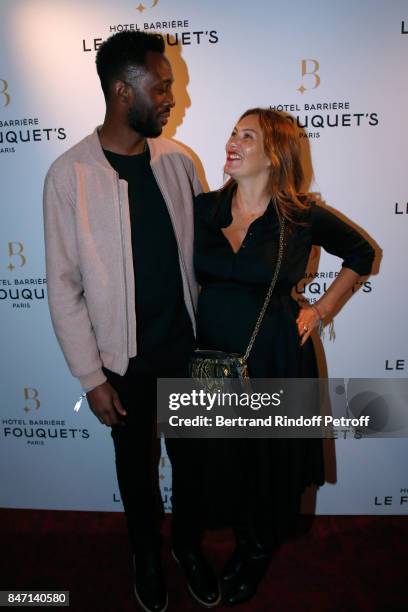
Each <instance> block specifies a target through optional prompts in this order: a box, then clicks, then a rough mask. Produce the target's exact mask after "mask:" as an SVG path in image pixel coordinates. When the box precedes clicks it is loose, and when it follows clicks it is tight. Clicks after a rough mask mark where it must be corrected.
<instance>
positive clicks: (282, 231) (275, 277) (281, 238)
mask: <svg viewBox="0 0 408 612" xmlns="http://www.w3.org/2000/svg"><path fill="white" fill-rule="evenodd" d="M284 239H285V218H284V217H283V218H282V219H281V220H280V233H279V253H278V259H277V262H276V266H275V272H274V275H273V278H272V281H271V284H270V286H269V289H268V293H267V294H266V298H265V301H264V303H263V306H262V309H261V312H260V313H259V317H258V320H257V322H256V324H255V329H254V331H253V332H252V336H251V339H250V341H249V344H248V347H247V350H246V351H245V355H244V361H247V359H248V357H249V354H250V352H251V351H252V347H253V344H254V342H255V340H256V337H257V335H258V332H259V328H260V327H261V323H262V320H263V318H264V316H265V312H266V309H267V308H268V305H269V301H270V299H271V295H272V292H273V290H274V288H275V285H276V281H277V280H278V275H279V270H280V267H281V263H282V257H283V246H284Z"/></svg>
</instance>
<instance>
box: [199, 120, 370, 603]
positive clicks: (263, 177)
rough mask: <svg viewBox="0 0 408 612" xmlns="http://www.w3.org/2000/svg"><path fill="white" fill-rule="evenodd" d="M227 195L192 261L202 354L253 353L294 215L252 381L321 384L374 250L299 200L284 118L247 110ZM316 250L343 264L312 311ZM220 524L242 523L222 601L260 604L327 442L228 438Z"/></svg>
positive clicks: (215, 198)
mask: <svg viewBox="0 0 408 612" xmlns="http://www.w3.org/2000/svg"><path fill="white" fill-rule="evenodd" d="M226 153H227V159H226V163H225V168H224V171H225V173H226V174H228V175H229V176H230V180H229V181H228V183H227V184H226V185H225V186H224V187H223V188H222V189H220V190H219V191H216V192H210V193H207V194H202V195H200V196H199V197H198V198H197V202H196V207H195V228H196V229H195V247H194V249H195V250H194V260H195V268H196V275H197V279H198V282H199V284H200V285H201V293H200V297H199V304H198V345H199V348H200V349H208V350H221V351H226V352H234V353H239V354H241V355H242V354H244V353H245V350H246V348H247V345H248V342H249V339H250V337H251V334H252V331H253V329H254V326H255V322H256V320H257V318H258V315H259V312H260V310H261V307H262V304H263V302H264V299H265V295H266V292H267V290H268V287H269V285H270V283H271V278H272V276H273V272H274V268H275V265H276V261H277V255H278V247H279V242H280V226H281V224H282V220H283V219H284V220H285V222H284V225H285V233H284V240H283V258H282V261H281V267H280V271H279V275H278V279H277V283H276V286H275V289H274V291H273V295H272V298H271V301H270V303H269V306H268V309H267V312H266V315H265V317H264V319H263V321H262V324H261V327H260V330H259V333H258V336H257V338H256V340H255V343H254V346H253V349H252V352H251V354H250V356H249V359H248V366H249V373H250V376H252V377H259V378H268V377H276V378H282V377H293V378H295V377H316V376H317V367H316V359H315V354H314V349H313V344H312V341H311V338H310V334H311V333H312V331H313V330H314V329H315V328H316V326H318V325H319V323H320V321H321V320H322V319H324V318H326V317H327V316H329V315H330V314H331V313H332V312H333V310H334V309H335V308H336V305H337V304H338V302H339V300H340V298H342V297H343V296H344V295H345V294H346V293H347V292H348V291H350V290H351V288H352V287H353V286H354V284H355V283H356V281H357V280H358V279H359V277H360V275H366V274H368V273H369V272H370V270H371V264H372V260H373V256H374V252H373V249H372V248H371V247H370V245H369V244H368V243H367V242H366V240H365V239H364V238H363V237H362V236H361V235H360V234H359V233H358V232H356V231H355V230H354V229H352V228H351V227H349V226H348V225H346V224H345V223H343V222H342V221H341V220H340V219H338V217H336V216H335V215H334V214H333V213H331V212H329V210H327V209H326V208H322V207H320V206H317V205H315V204H314V203H313V202H310V201H309V199H308V198H307V197H306V196H304V195H301V193H300V189H301V184H302V180H303V174H302V168H301V163H300V143H299V137H298V133H297V129H296V127H295V126H294V125H293V124H292V122H291V121H289V120H288V118H287V117H286V116H284V115H282V114H280V113H279V112H276V111H273V110H267V109H259V108H256V109H252V110H248V111H247V112H246V113H244V114H243V115H242V117H241V118H240V119H239V121H238V123H237V125H236V126H235V128H234V129H233V131H232V134H231V137H230V139H229V140H228V142H227V145H226ZM312 245H320V246H322V247H323V248H324V249H325V250H326V251H328V252H329V253H332V254H334V255H337V256H338V257H341V258H342V259H343V266H342V269H341V271H340V273H339V275H338V276H337V278H336V279H335V281H334V282H333V283H332V285H331V286H330V287H329V289H328V290H327V291H326V293H325V294H324V295H323V296H322V297H321V298H320V299H319V300H318V301H317V302H316V303H315V304H313V305H312V306H307V307H302V308H300V307H299V305H298V304H297V302H296V301H295V300H293V299H292V297H291V290H292V288H293V286H294V285H295V284H296V283H297V282H298V281H299V280H300V279H301V278H302V277H303V275H304V272H305V269H306V265H307V261H308V258H309V254H310V250H311V247H312ZM208 460H209V472H208V486H209V487H210V492H209V493H210V498H211V508H210V509H209V511H210V515H211V520H212V522H213V523H215V524H217V525H221V524H222V525H230V526H233V527H234V531H235V536H236V548H235V550H234V553H233V555H232V557H231V558H230V559H229V561H228V562H227V564H226V567H225V568H224V571H223V574H222V583H223V586H224V593H225V595H224V599H225V602H226V603H229V604H239V603H242V602H243V601H246V600H248V599H250V598H251V597H252V596H253V595H254V594H255V592H256V589H257V586H258V583H259V581H260V580H261V578H262V576H263V575H264V573H265V571H266V569H267V566H268V563H269V559H270V555H271V552H272V550H273V549H274V548H276V547H277V546H278V545H279V544H280V543H281V542H282V541H283V540H284V539H285V538H286V537H287V536H288V535H289V533H290V532H291V530H292V529H293V526H294V524H295V519H296V518H297V515H298V512H299V506H300V498H301V495H302V492H303V491H304V489H305V487H306V486H308V485H311V484H316V485H321V484H323V482H324V471H323V455H322V444H321V440H319V439H245V440H243V439H233V440H227V439H225V440H224V439H222V440H220V439H218V440H211V441H210V442H209V457H208Z"/></svg>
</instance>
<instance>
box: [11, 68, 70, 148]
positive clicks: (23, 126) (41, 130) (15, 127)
mask: <svg viewBox="0 0 408 612" xmlns="http://www.w3.org/2000/svg"><path fill="white" fill-rule="evenodd" d="M4 82H5V81H4ZM1 83H2V80H1V79H0V85H1ZM2 93H3V96H5V95H7V96H8V98H10V96H9V95H8V94H7V91H5V92H4V91H3V92H2ZM4 106H7V104H4ZM66 137H67V134H66V131H65V128H63V127H41V125H40V121H39V119H38V117H23V118H18V119H15V118H12V119H4V120H3V119H2V120H0V153H15V152H16V150H17V147H18V146H19V145H26V144H33V145H36V144H37V143H44V142H55V141H58V140H65V139H66ZM15 145H17V146H15Z"/></svg>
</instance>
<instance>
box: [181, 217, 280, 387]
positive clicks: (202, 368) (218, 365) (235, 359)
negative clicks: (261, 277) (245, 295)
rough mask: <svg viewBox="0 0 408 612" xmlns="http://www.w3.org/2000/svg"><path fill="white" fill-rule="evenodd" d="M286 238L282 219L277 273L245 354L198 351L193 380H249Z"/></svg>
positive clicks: (192, 370)
mask: <svg viewBox="0 0 408 612" xmlns="http://www.w3.org/2000/svg"><path fill="white" fill-rule="evenodd" d="M278 216H279V215H278ZM284 238H285V218H281V219H280V233H279V251H278V257H277V262H276V266H275V271H274V274H273V278H272V281H271V284H270V286H269V289H268V293H267V294H266V297H265V301H264V303H263V306H262V308H261V311H260V313H259V316H258V319H257V321H256V324H255V328H254V331H253V332H252V336H251V339H250V341H249V343H248V346H247V349H246V351H245V354H244V355H239V354H238V353H225V352H223V351H212V350H200V349H196V350H195V351H194V353H193V355H192V357H191V359H190V364H189V365H190V368H189V369H190V376H191V378H194V379H195V380H196V381H197V382H203V381H204V380H208V379H212V378H217V379H220V378H227V379H228V378H238V379H241V380H242V381H245V380H246V379H248V378H249V372H248V365H247V361H248V357H249V354H250V352H251V350H252V347H253V344H254V342H255V339H256V337H257V335H258V332H259V328H260V327H261V323H262V320H263V318H264V316H265V312H266V309H267V308H268V305H269V302H270V299H271V296H272V292H273V290H274V288H275V285H276V281H277V279H278V275H279V270H280V267H281V263H282V257H283V246H284Z"/></svg>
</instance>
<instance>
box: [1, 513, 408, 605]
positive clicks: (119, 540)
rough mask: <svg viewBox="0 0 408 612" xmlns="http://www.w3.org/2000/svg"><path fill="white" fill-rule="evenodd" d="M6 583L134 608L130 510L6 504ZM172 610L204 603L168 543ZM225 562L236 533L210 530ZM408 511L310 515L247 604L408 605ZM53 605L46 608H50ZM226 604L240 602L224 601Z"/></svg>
mask: <svg viewBox="0 0 408 612" xmlns="http://www.w3.org/2000/svg"><path fill="white" fill-rule="evenodd" d="M0 519H1V522H0V525H1V527H0V531H1V544H2V545H1V567H0V572H1V573H0V587H1V589H2V590H6V589H11V590H16V589H22V590H30V589H32V590H40V589H46V590H53V589H55V590H57V589H60V590H69V591H70V598H71V605H70V608H69V609H70V610H75V611H78V612H82V611H84V612H85V611H86V612H87V611H88V610H92V611H94V610H95V611H97V612H103V611H106V612H128V611H131V610H137V609H138V608H137V606H136V604H135V602H134V600H133V594H132V586H131V570H130V552H129V548H128V543H127V538H126V530H125V523H124V517H123V515H122V514H117V513H102V512H95V513H91V512H53V511H31V510H0ZM168 528H169V524H168V521H166V523H165V526H164V533H165V535H166V547H165V552H164V565H165V571H166V574H167V578H168V587H169V592H170V593H169V597H170V602H169V608H168V609H169V611H170V612H172V611H173V612H180V611H183V612H189V611H193V610H194V611H198V610H203V609H204V608H202V607H200V606H198V605H197V604H196V603H195V602H194V601H193V600H192V599H191V597H190V595H189V593H188V591H187V588H186V585H185V583H184V581H183V578H182V576H181V573H180V570H179V568H178V566H177V565H176V564H175V562H174V561H173V560H172V559H171V557H170V555H169V550H168V531H169V529H168ZM205 545H206V550H207V553H208V557H209V559H210V560H211V561H212V563H213V564H214V566H215V567H221V566H222V563H223V561H224V560H225V558H226V556H227V555H228V553H229V552H230V550H231V546H232V539H231V534H230V532H227V531H223V532H213V533H211V534H209V535H208V536H207V537H206V541H205ZM407 576H408V520H407V518H406V517H328V516H318V517H313V519H309V518H308V517H303V518H302V522H301V525H300V529H299V533H298V535H297V537H296V538H294V539H293V540H291V541H290V542H288V543H286V544H285V545H284V546H283V547H282V548H281V549H280V550H279V552H278V553H276V554H275V557H274V558H273V561H272V564H271V567H270V570H269V573H268V577H267V579H266V580H265V582H264V583H262V585H261V587H260V589H259V594H258V595H257V597H256V599H254V600H253V601H252V602H250V603H248V604H244V605H242V606H239V607H236V608H235V609H236V610H237V611H239V612H241V610H242V611H243V612H255V611H256V612H260V611H265V612H266V611H268V612H270V611H276V612H306V611H307V612H309V611H310V612H326V611H327V612H340V611H342V612H343V611H344V612H354V611H356V612H357V611H359V612H360V611H361V612H394V611H402V610H408V590H407ZM47 609H48V608H47ZM217 609H218V610H220V611H224V610H230V611H231V610H233V608H226V607H222V606H220V607H219V608H217Z"/></svg>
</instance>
